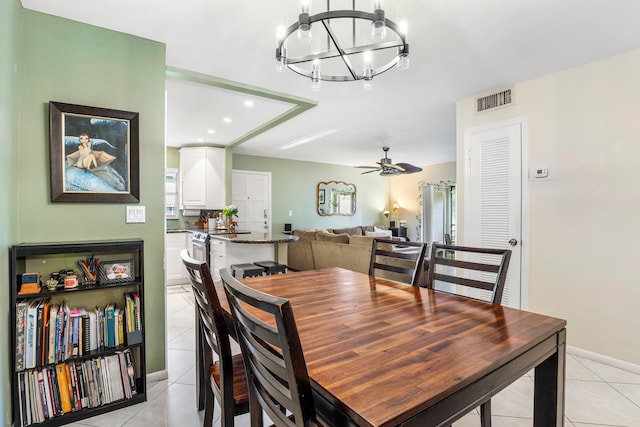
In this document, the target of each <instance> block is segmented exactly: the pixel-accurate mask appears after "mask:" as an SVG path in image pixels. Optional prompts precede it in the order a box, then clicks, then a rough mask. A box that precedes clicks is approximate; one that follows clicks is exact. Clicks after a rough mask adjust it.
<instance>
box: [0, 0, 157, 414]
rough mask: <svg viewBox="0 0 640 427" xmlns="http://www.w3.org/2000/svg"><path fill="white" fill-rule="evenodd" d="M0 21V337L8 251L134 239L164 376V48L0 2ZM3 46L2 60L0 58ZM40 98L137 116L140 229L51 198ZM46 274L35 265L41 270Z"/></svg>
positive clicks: (101, 209)
mask: <svg viewBox="0 0 640 427" xmlns="http://www.w3.org/2000/svg"><path fill="white" fill-rule="evenodd" d="M0 16H1V18H0V28H2V30H0V31H1V34H0V35H1V37H0V46H1V47H2V50H3V55H2V58H3V60H2V61H0V64H1V65H0V82H1V83H0V91H1V95H2V96H0V99H2V110H1V111H0V121H2V122H7V123H8V124H9V126H0V129H2V130H1V132H2V134H1V135H0V137H1V138H0V140H1V141H2V142H0V144H2V152H3V156H0V174H2V180H0V182H2V189H3V191H0V194H2V195H0V201H2V202H4V203H0V219H1V220H2V227H3V231H2V233H0V236H1V237H0V244H2V246H3V247H4V248H5V249H3V250H1V251H0V254H1V255H0V272H2V276H1V277H2V278H3V282H4V283H5V286H0V292H1V293H2V298H1V299H0V300H1V301H3V302H2V303H0V307H1V308H0V310H1V311H2V315H0V334H1V335H2V336H3V337H6V336H7V335H6V333H4V332H6V331H8V327H9V326H8V325H7V324H6V323H5V319H7V318H8V310H9V307H8V303H7V302H8V301H9V298H8V289H9V286H8V284H7V283H6V281H7V279H8V276H9V274H8V272H7V269H8V260H7V256H6V254H7V252H8V251H7V248H8V247H9V246H10V245H12V244H14V243H18V242H56V241H76V240H105V239H121V238H130V237H139V238H142V239H143V240H144V241H145V277H146V288H145V291H146V292H145V306H146V318H145V321H146V324H145V326H146V339H147V371H148V372H154V371H159V370H164V369H166V360H165V300H164V290H165V289H164V267H163V258H164V207H163V200H164V164H165V149H164V80H165V46H164V44H161V43H158V42H154V41H150V40H146V39H142V38H139V37H135V36H131V35H127V34H123V33H118V32H115V31H110V30H105V29H102V28H98V27H94V26H90V25H86V24H83V23H79V22H75V21H71V20H67V19H61V18H58V17H54V16H51V15H46V14H42V13H38V12H33V11H30V10H26V9H22V7H21V6H20V3H19V1H18V0H10V1H9V4H7V2H1V5H0ZM5 50H7V51H8V52H9V53H10V55H9V56H8V58H10V59H12V61H11V64H6V63H5V61H4V59H5V58H7V57H5V55H4V51H5ZM16 59H18V60H17V61H16ZM15 65H17V69H18V70H19V73H17V72H16V71H15V70H14V66H15ZM18 75H19V78H18ZM12 88H17V93H13V92H12V90H13V89H12ZM5 94H7V95H8V96H7V97H6V98H5V96H4V95H5ZM49 101H59V102H65V103H71V104H79V105H87V106H94V107H105V108H112V109H117V110H126V111H136V112H138V113H139V114H140V165H139V172H140V203H139V205H142V206H146V222H145V223H143V224H126V223H125V211H126V204H123V203H51V202H50V187H49V185H50V183H49V181H50V179H49V106H48V103H49ZM14 165H15V166H14ZM5 175H6V176H5ZM5 178H6V180H5ZM129 205H133V203H129ZM6 206H12V207H13V210H14V211H13V212H11V211H9V210H8V209H9V208H6ZM7 217H8V220H7ZM5 230H8V231H9V233H5ZM46 273H48V271H47V269H46V268H43V271H42V272H41V274H46ZM8 341H9V339H8V338H3V339H2V341H1V344H0V358H2V359H1V360H2V377H3V379H5V381H3V382H2V383H3V386H2V387H3V388H2V408H3V409H2V411H1V413H2V418H3V421H5V422H4V424H3V425H8V424H9V423H8V421H7V420H9V417H10V413H11V410H10V401H9V399H10V393H9V390H10V389H9V385H8V384H9V381H8V379H9V376H10V372H11V366H10V363H9V361H8V360H7V359H6V358H7V357H10V355H11V352H12V349H11V347H10V345H9V342H8Z"/></svg>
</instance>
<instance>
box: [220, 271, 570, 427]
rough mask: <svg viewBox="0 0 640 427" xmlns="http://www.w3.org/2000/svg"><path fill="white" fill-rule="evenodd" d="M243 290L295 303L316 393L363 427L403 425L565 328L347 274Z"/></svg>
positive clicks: (303, 275)
mask: <svg viewBox="0 0 640 427" xmlns="http://www.w3.org/2000/svg"><path fill="white" fill-rule="evenodd" d="M242 282H243V283H245V284H247V285H248V286H251V287H253V288H255V289H257V290H261V291H263V292H267V293H270V294H274V295H278V296H282V297H285V298H288V299H289V300H290V301H291V304H292V307H293V312H294V315H295V319H296V324H297V326H298V331H299V333H300V340H301V342H302V347H303V351H304V356H305V360H306V363H307V369H308V371H309V376H310V377H311V380H312V383H313V386H314V390H316V391H317V392H319V393H320V394H322V395H323V396H324V397H325V398H326V399H328V400H329V401H330V402H333V403H334V405H336V406H337V407H338V408H340V409H341V410H342V411H344V412H345V413H347V414H348V415H349V416H350V417H351V418H352V419H353V420H355V421H356V423H357V424H358V425H371V426H387V425H397V424H399V423H401V422H403V421H404V420H407V419H409V418H411V417H412V416H413V415H415V414H417V413H419V412H421V411H423V410H425V409H426V408H429V407H431V406H432V405H434V404H436V403H437V402H440V401H441V400H442V399H444V398H445V397H447V396H449V395H451V394H452V393H455V392H456V391H458V390H460V389H461V388H463V387H465V386H466V385H468V384H470V383H472V382H474V381H476V380H478V379H479V378H481V377H483V376H485V375H486V374H488V373H489V372H491V371H493V370H494V369H495V368H497V367H499V366H501V365H502V364H504V363H506V362H507V361H509V360H512V359H514V358H515V357H517V356H518V355H520V354H522V353H523V352H525V351H527V350H528V349H531V348H532V347H534V346H535V345H536V344H538V343H540V342H542V341H544V340H545V339H547V338H549V337H550V336H552V335H554V334H556V333H558V331H561V330H562V329H564V327H565V324H566V322H565V321H564V320H560V319H556V318H553V317H549V316H543V315H540V314H535V313H530V312H526V311H521V310H516V309H511V308H507V307H501V306H497V305H491V304H488V303H484V302H481V301H475V300H471V299H468V298H464V297H459V296H455V295H450V294H446V293H442V292H437V291H432V290H428V289H424V288H418V287H413V286H409V285H405V284H402V283H398V282H394V281H390V280H385V279H380V278H374V277H371V276H368V275H366V274H362V273H357V272H353V271H350V270H345V269H341V268H329V269H323V270H312V271H301V272H290V273H287V274H284V275H274V276H264V277H259V278H247V279H242ZM221 302H222V304H223V305H224V306H225V309H226V310H227V311H228V306H227V305H226V304H227V303H226V298H221Z"/></svg>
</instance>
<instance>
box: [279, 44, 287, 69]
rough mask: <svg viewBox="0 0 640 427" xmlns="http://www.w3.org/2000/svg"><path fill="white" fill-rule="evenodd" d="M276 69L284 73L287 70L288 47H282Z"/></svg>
mask: <svg viewBox="0 0 640 427" xmlns="http://www.w3.org/2000/svg"><path fill="white" fill-rule="evenodd" d="M277 60H278V62H277V63H276V71H277V72H279V73H284V72H285V71H286V70H287V49H285V48H284V47H283V48H282V49H280V56H279V57H278V58H277Z"/></svg>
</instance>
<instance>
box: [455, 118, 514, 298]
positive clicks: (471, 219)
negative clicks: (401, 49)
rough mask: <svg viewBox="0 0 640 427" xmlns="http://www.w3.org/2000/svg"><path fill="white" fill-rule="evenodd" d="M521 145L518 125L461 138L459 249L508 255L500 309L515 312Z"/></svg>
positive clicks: (480, 130) (470, 132) (472, 131)
mask: <svg viewBox="0 0 640 427" xmlns="http://www.w3.org/2000/svg"><path fill="white" fill-rule="evenodd" d="M522 140H523V122H522V121H520V120H517V121H511V122H508V123H503V124H496V125H495V126H489V127H482V128H477V129H470V130H468V131H467V132H466V133H465V144H466V154H467V165H468V167H467V174H466V190H465V194H466V197H465V212H466V213H465V215H464V217H465V228H464V230H465V231H464V244H465V245H468V246H479V247H483V248H499V249H502V248H508V249H511V251H512V252H511V262H510V264H509V270H508V275H507V283H506V287H505V290H504V294H503V297H502V304H503V305H506V306H509V307H516V308H521V293H522V286H521V283H522V281H521V262H522V261H521V260H522V257H521V254H522V245H521V241H522ZM510 241H511V243H510ZM480 261H481V262H482V260H480ZM485 261H489V260H485ZM490 279H491V280H493V278H490ZM478 292H481V291H478ZM474 296H476V297H481V298H483V299H486V295H481V294H480V295H478V294H475V295H474Z"/></svg>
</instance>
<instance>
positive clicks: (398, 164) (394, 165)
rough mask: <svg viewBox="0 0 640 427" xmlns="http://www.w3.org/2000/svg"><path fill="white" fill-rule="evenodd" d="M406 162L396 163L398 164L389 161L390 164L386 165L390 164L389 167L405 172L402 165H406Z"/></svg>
mask: <svg viewBox="0 0 640 427" xmlns="http://www.w3.org/2000/svg"><path fill="white" fill-rule="evenodd" d="M405 164H406V163H396V164H393V163H389V164H388V165H386V166H388V167H390V168H393V169H395V170H398V171H400V172H404V167H403V166H402V165H405Z"/></svg>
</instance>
